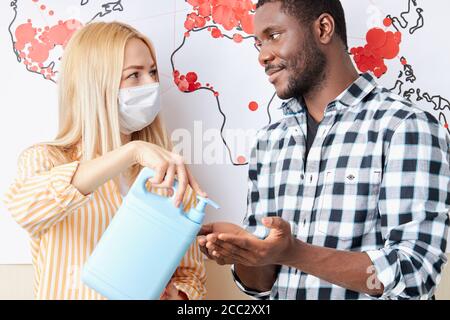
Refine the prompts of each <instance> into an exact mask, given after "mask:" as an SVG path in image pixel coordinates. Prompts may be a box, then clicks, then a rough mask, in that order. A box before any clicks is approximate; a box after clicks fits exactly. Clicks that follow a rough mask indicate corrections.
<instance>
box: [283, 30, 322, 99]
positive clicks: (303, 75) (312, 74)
mask: <svg viewBox="0 0 450 320" xmlns="http://www.w3.org/2000/svg"><path fill="white" fill-rule="evenodd" d="M326 66H327V59H326V57H325V54H324V53H323V52H322V51H321V50H320V49H319V48H318V46H317V44H316V43H315V41H314V39H313V38H312V37H311V36H310V37H308V39H305V42H304V43H303V48H302V50H301V51H300V52H299V53H298V54H297V56H296V57H295V58H294V59H292V60H291V61H290V62H288V66H287V70H289V71H290V72H292V74H291V75H290V76H289V79H288V86H287V89H286V90H285V91H284V92H282V93H281V94H280V95H279V96H280V98H281V99H283V100H286V99H291V98H297V99H298V98H301V97H304V96H306V95H308V94H309V93H311V92H313V91H314V90H316V89H318V88H319V87H320V86H321V85H322V84H323V81H324V79H325V75H326V72H325V71H326Z"/></svg>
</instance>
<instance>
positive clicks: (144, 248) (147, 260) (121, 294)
mask: <svg viewBox="0 0 450 320" xmlns="http://www.w3.org/2000/svg"><path fill="white" fill-rule="evenodd" d="M153 175H154V172H153V171H152V170H150V169H148V168H144V169H143V170H142V171H141V172H140V174H139V175H138V177H137V178H136V181H135V183H134V184H133V186H132V187H131V189H130V191H129V192H128V194H127V196H126V197H125V198H124V200H123V203H122V205H121V207H120V208H119V210H118V211H117V213H116V215H115V216H114V218H113V220H112V221H111V223H110V225H109V226H108V228H107V229H106V231H105V232H104V234H103V236H102V238H101V239H100V241H99V242H98V244H97V246H96V247H95V249H94V251H93V253H92V255H91V256H90V257H89V259H88V261H87V262H86V264H85V266H84V268H83V272H82V281H83V282H84V283H85V284H86V285H87V286H89V287H90V288H92V289H94V290H95V291H97V292H98V293H100V294H101V295H103V296H104V297H106V298H108V299H122V300H125V299H138V300H149V299H152V300H156V299H159V297H160V295H161V293H162V292H163V290H164V288H165V286H166V285H167V283H168V282H169V281H170V279H171V277H172V275H173V273H174V272H175V270H176V268H177V267H178V265H179V264H180V262H181V260H182V258H183V257H184V255H185V253H186V252H187V250H188V249H189V246H190V245H191V244H192V242H193V241H194V240H195V238H196V236H197V233H198V231H199V230H200V227H201V225H202V223H203V218H204V216H205V212H204V210H205V207H206V205H207V204H210V205H212V206H213V207H215V208H216V209H218V208H219V206H218V205H217V204H216V203H215V202H213V201H211V200H209V199H206V198H202V197H198V200H199V202H198V204H197V206H196V207H195V208H192V209H191V210H190V211H189V212H188V213H185V212H183V210H182V208H181V206H180V208H176V207H175V206H174V205H173V200H172V198H167V197H162V196H159V195H156V194H153V193H150V192H148V190H147V188H146V186H145V184H146V182H147V180H148V179H149V178H151V177H153ZM176 185H177V184H176V183H175V186H174V189H175V190H176Z"/></svg>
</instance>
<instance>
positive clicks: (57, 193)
mask: <svg viewBox="0 0 450 320" xmlns="http://www.w3.org/2000/svg"><path fill="white" fill-rule="evenodd" d="M51 148H52V147H47V146H34V147H31V148H29V149H27V150H26V151H24V152H23V153H22V155H21V156H20V158H19V161H18V177H17V178H16V180H15V182H14V183H13V184H12V186H11V187H10V189H9V191H8V192H7V194H6V196H5V204H6V206H7V208H8V210H9V211H10V213H11V214H12V216H13V218H14V219H15V220H16V221H17V222H18V223H19V224H20V225H21V226H22V227H23V228H24V229H25V230H27V231H28V233H29V234H30V236H31V251H32V258H33V266H34V293H35V297H36V299H104V297H102V296H101V295H100V294H98V293H97V292H95V291H94V290H91V289H90V288H88V287H87V286H85V285H84V284H83V283H82V282H81V269H82V267H83V265H84V263H85V261H86V260H87V258H88V257H89V256H90V254H91V253H92V251H93V249H94V247H95V245H96V244H97V242H98V241H99V240H100V237H101V236H102V234H103V232H104V231H105V229H106V228H107V226H108V225H109V223H110V221H111V219H112V218H113V216H114V214H115V213H116V211H117V210H118V208H119V206H120V204H121V202H122V197H121V195H120V191H119V189H118V188H117V187H116V184H115V183H114V182H113V181H112V180H110V181H108V182H107V183H105V184H104V185H103V186H101V187H100V188H98V189H97V190H96V191H95V192H93V193H92V194H90V195H87V196H84V195H83V194H81V193H80V192H79V191H78V190H77V189H76V188H75V187H74V186H73V185H72V184H71V181H72V178H73V176H74V174H75V172H76V170H77V168H78V165H79V161H74V162H71V163H67V164H63V165H54V161H52V153H51ZM194 202H195V196H194V195H193V192H192V189H189V191H188V192H187V193H186V194H185V197H184V201H183V204H184V206H185V208H186V209H187V210H188V209H189V208H190V207H191V206H192V205H194ZM173 281H174V284H175V286H176V287H177V289H178V290H180V291H183V292H184V293H186V295H187V296H188V298H189V299H191V300H193V299H203V298H204V297H205V294H206V289H205V282H206V273H205V266H204V261H203V256H202V254H201V252H200V250H199V248H198V245H197V243H193V244H192V245H191V247H190V248H189V250H188V252H187V253H186V255H185V257H184V258H183V260H182V262H181V264H180V266H179V267H178V268H177V270H176V272H175V274H174V277H173Z"/></svg>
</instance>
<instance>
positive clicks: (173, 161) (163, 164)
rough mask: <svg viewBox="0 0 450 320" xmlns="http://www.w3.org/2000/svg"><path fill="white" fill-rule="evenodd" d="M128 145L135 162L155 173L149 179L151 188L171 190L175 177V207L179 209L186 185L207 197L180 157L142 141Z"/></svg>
mask: <svg viewBox="0 0 450 320" xmlns="http://www.w3.org/2000/svg"><path fill="white" fill-rule="evenodd" d="M130 144H133V146H134V147H133V150H134V159H135V162H136V163H138V164H140V165H141V166H143V167H148V168H150V169H153V170H154V171H155V176H154V177H153V178H151V179H150V182H151V183H152V186H154V187H157V188H172V186H173V182H174V179H175V175H176V177H177V180H178V190H177V193H176V195H175V200H174V202H175V206H176V207H179V206H180V204H181V202H182V201H183V197H184V193H185V192H186V189H187V186H188V185H190V186H191V187H192V189H193V190H194V191H195V192H196V193H197V194H198V195H200V196H203V197H207V194H206V193H205V192H204V191H203V190H202V189H201V188H200V186H199V184H198V182H197V181H196V180H195V178H194V177H193V176H192V174H191V173H190V171H189V169H188V168H187V166H186V164H185V163H184V160H183V158H182V157H181V156H180V155H178V154H175V153H172V152H170V151H167V150H165V149H164V148H161V147H159V146H157V145H155V144H151V143H148V142H144V141H133V142H130Z"/></svg>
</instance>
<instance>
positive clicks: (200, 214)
mask: <svg viewBox="0 0 450 320" xmlns="http://www.w3.org/2000/svg"><path fill="white" fill-rule="evenodd" d="M197 200H198V203H197V206H196V207H195V208H192V209H191V210H190V211H189V212H188V214H187V217H188V219H189V220H191V221H193V222H195V223H198V224H202V223H203V218H204V217H205V208H206V205H207V204H209V205H210V206H212V207H213V208H215V209H219V208H220V206H219V205H218V204H217V203H215V202H214V201H212V200H211V199H208V198H204V197H200V196H197Z"/></svg>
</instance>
